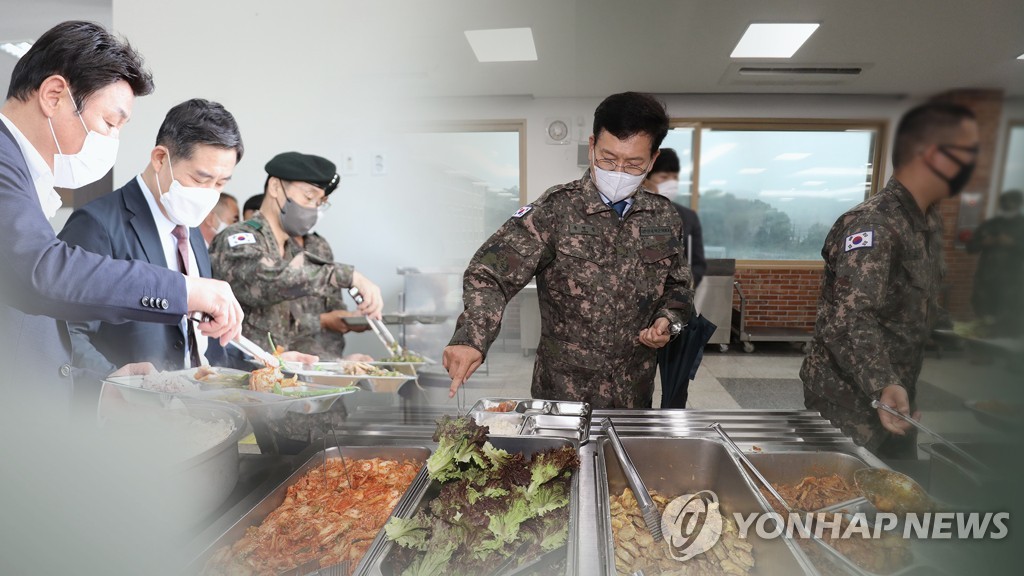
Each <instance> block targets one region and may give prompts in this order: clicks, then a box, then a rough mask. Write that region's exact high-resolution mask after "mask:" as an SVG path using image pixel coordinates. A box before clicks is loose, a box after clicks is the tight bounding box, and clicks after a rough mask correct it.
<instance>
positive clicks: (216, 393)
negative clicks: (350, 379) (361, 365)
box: [101, 376, 357, 421]
mask: <svg viewBox="0 0 1024 576" xmlns="http://www.w3.org/2000/svg"><path fill="white" fill-rule="evenodd" d="M141 381H142V380H141V378H140V377H138V376H127V377H114V378H107V379H105V380H104V381H103V387H104V389H103V390H101V398H103V397H105V396H106V395H107V394H109V393H111V391H110V390H109V389H108V387H109V388H113V389H114V390H115V391H116V393H119V394H120V396H121V398H123V399H124V401H126V402H128V403H132V404H142V405H147V406H156V407H162V406H166V405H167V404H168V403H169V402H171V400H173V399H174V398H196V399H199V400H207V401H218V402H228V403H230V404H235V405H236V406H238V407H239V408H242V410H244V411H245V416H246V418H249V420H256V421H260V420H267V419H277V418H282V417H284V415H285V413H287V412H298V413H301V414H319V413H321V412H326V411H327V410H330V409H331V406H333V405H334V402H335V401H336V400H337V399H338V398H340V397H342V396H345V395H347V394H352V393H354V392H356V391H357V390H355V389H352V390H343V391H340V392H335V393H331V394H322V395H319V396H311V397H307V398H296V397H292V396H286V395H284V394H273V393H270V392H256V391H255V390H249V389H247V388H214V389H210V390H200V391H196V392H158V391H155V390H147V389H145V388H142V387H141V386H140V384H141ZM338 387H339V386H322V385H318V384H304V385H301V386H297V387H295V389H297V390H299V391H307V392H323V391H325V390H328V389H333V388H338Z"/></svg>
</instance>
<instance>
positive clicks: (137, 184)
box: [58, 98, 245, 374]
mask: <svg viewBox="0 0 1024 576" xmlns="http://www.w3.org/2000/svg"><path fill="white" fill-rule="evenodd" d="M244 150H245V149H244V147H243V144H242V136H241V134H240V133H239V130H238V124H237V123H236V122H235V118H234V116H232V115H231V113H230V112H228V111H227V110H226V109H225V108H224V106H222V105H220V104H218V103H217V102H210V101H208V100H203V99H201V98H193V99H191V100H188V101H186V102H182V103H181V104H178V105H177V106H175V107H173V108H171V109H170V111H168V112H167V115H166V116H165V117H164V121H163V123H162V124H161V125H160V129H159V131H158V132H157V136H156V146H155V147H154V148H153V150H152V151H151V152H150V155H149V163H148V164H147V165H146V168H145V170H143V171H142V173H141V174H139V175H138V176H135V177H134V178H132V179H131V180H129V181H128V183H127V184H125V185H124V186H122V187H121V188H119V189H117V190H115V191H113V192H111V193H110V194H107V195H106V196H103V197H101V198H97V199H96V200H93V201H92V202H89V203H88V204H86V205H85V206H82V207H81V208H79V209H78V210H76V211H75V212H74V214H72V215H71V218H69V219H68V222H67V224H65V225H64V229H63V230H62V231H61V233H60V234H59V235H58V238H60V239H61V240H63V241H65V242H67V243H68V244H70V245H72V246H81V247H82V248H85V249H86V250H88V251H90V252H94V253H96V254H103V255H106V256H112V257H114V258H117V259H119V260H136V261H142V262H149V263H151V264H156V265H158V266H164V267H166V268H170V269H171V270H175V271H179V272H182V273H183V274H185V275H188V276H190V277H198V278H210V277H211V274H210V256H209V253H208V252H207V250H206V243H205V242H204V239H203V235H202V233H201V231H200V229H199V227H198V226H199V225H200V224H201V223H202V222H203V221H204V220H205V218H206V217H207V215H208V214H209V213H210V211H211V209H212V208H213V207H214V206H215V205H216V204H217V203H218V201H219V199H220V196H221V191H222V190H223V189H224V186H225V185H227V183H228V182H229V181H230V180H231V176H232V175H233V174H234V171H235V166H236V164H237V163H238V162H240V161H241V160H242V154H243V153H244ZM70 328H71V344H72V349H73V351H74V367H75V368H85V369H89V370H92V371H93V372H95V373H99V374H107V373H110V372H112V371H114V370H116V369H117V366H121V365H124V364H129V363H132V362H142V361H146V362H150V363H152V364H153V365H154V366H155V367H156V368H157V369H158V370H180V369H182V368H187V367H189V366H191V367H196V366H198V365H201V364H215V365H225V364H226V363H227V358H226V355H225V352H224V348H222V347H221V346H220V345H219V344H218V343H217V341H216V340H213V339H212V338H211V339H209V342H207V340H208V339H207V338H196V333H195V327H194V326H193V325H192V323H191V322H188V321H187V320H184V319H182V321H181V322H180V323H179V324H178V325H174V324H154V323H152V322H125V323H123V324H112V323H108V322H100V321H92V322H74V323H71V324H70Z"/></svg>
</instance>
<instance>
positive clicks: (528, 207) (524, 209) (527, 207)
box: [512, 204, 533, 218]
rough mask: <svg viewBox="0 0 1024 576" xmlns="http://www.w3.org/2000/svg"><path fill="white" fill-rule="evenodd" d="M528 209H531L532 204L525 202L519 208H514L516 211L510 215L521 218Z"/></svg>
mask: <svg viewBox="0 0 1024 576" xmlns="http://www.w3.org/2000/svg"><path fill="white" fill-rule="evenodd" d="M530 210H533V205H532V204H527V205H526V206H523V207H522V208H520V209H519V210H516V213H515V214H513V215H512V217H513V218H522V217H523V216H526V214H527V213H528V212H529V211H530Z"/></svg>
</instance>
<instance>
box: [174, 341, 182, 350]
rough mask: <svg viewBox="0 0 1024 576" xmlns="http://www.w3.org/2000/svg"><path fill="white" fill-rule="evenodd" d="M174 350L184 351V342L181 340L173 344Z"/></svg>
mask: <svg viewBox="0 0 1024 576" xmlns="http://www.w3.org/2000/svg"><path fill="white" fill-rule="evenodd" d="M174 349H175V350H184V349H185V342H184V341H183V340H178V341H177V342H175V343H174Z"/></svg>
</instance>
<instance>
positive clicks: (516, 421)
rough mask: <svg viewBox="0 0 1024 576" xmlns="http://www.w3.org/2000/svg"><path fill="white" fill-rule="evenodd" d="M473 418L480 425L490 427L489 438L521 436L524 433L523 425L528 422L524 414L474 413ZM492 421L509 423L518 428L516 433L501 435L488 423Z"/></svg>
mask: <svg viewBox="0 0 1024 576" xmlns="http://www.w3.org/2000/svg"><path fill="white" fill-rule="evenodd" d="M471 418H473V420H474V421H476V423H477V424H478V425H480V426H487V427H488V433H487V435H488V436H519V435H520V434H521V433H522V430H523V424H524V423H525V422H526V417H525V416H523V415H522V414H516V413H515V412H474V413H473V414H472V416H471ZM490 420H495V421H499V422H509V423H510V424H512V425H513V426H515V427H516V431H515V432H514V433H512V434H501V433H499V432H495V431H494V428H493V427H491V426H490V424H489V423H488V421H490Z"/></svg>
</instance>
